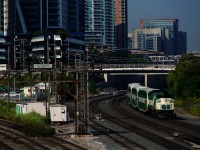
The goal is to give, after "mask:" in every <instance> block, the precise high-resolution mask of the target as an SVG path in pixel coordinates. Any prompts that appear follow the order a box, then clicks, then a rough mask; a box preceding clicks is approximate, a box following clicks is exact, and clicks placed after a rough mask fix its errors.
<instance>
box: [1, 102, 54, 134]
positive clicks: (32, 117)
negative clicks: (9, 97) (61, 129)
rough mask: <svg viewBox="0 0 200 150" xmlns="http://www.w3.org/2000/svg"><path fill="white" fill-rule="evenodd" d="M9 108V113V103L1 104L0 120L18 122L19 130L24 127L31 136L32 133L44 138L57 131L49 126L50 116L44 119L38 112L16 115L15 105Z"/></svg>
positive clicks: (12, 104)
mask: <svg viewBox="0 0 200 150" xmlns="http://www.w3.org/2000/svg"><path fill="white" fill-rule="evenodd" d="M9 108H10V109H9V110H10V111H8V105H7V102H4V101H3V102H2V101H1V102H0V118H2V119H6V120H11V121H14V122H16V123H17V125H18V127H19V128H21V127H22V128H23V129H24V130H25V132H28V133H29V134H31V133H30V131H33V132H35V133H36V134H40V135H44V136H49V135H53V134H54V133H55V130H54V129H53V128H50V127H49V126H48V124H49V123H50V117H49V115H48V116H46V117H44V116H41V115H40V114H38V113H36V112H31V113H28V114H16V104H15V103H10V105H9Z"/></svg>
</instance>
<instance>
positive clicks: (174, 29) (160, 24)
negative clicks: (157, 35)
mask: <svg viewBox="0 0 200 150" xmlns="http://www.w3.org/2000/svg"><path fill="white" fill-rule="evenodd" d="M140 28H141V29H145V28H165V29H169V41H168V49H165V50H164V53H165V54H167V55H174V54H176V52H177V34H178V19H174V18H167V19H142V20H140Z"/></svg>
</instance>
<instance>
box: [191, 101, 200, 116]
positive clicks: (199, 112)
mask: <svg viewBox="0 0 200 150" xmlns="http://www.w3.org/2000/svg"><path fill="white" fill-rule="evenodd" d="M190 112H191V114H192V115H195V116H200V104H199V105H194V106H192V107H191V108H190Z"/></svg>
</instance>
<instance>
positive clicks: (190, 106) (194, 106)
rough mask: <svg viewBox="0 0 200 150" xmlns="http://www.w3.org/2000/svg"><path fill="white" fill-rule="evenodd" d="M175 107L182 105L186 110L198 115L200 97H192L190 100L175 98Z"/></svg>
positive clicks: (199, 111)
mask: <svg viewBox="0 0 200 150" xmlns="http://www.w3.org/2000/svg"><path fill="white" fill-rule="evenodd" d="M174 104H175V107H182V108H183V109H185V110H188V112H189V113H191V114H192V115H194V116H199V117H200V99H199V98H193V99H190V100H183V99H176V100H175V101H174Z"/></svg>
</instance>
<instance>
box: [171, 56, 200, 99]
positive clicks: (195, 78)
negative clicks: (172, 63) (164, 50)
mask: <svg viewBox="0 0 200 150" xmlns="http://www.w3.org/2000/svg"><path fill="white" fill-rule="evenodd" d="M199 68H200V58H199V57H197V56H194V55H192V54H188V55H184V56H183V57H182V58H181V59H180V61H179V62H178V64H177V66H176V69H175V71H173V72H171V73H170V74H169V75H168V78H167V82H168V87H169V92H170V94H173V95H174V97H175V98H180V99H185V100H186V99H190V98H195V97H200V69H199Z"/></svg>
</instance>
